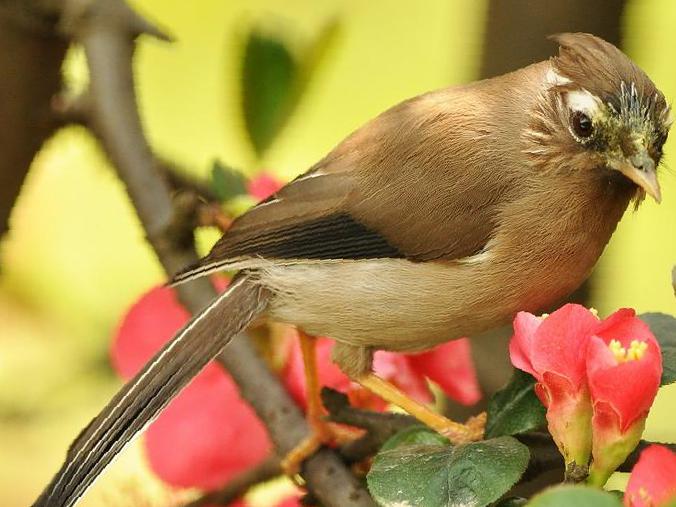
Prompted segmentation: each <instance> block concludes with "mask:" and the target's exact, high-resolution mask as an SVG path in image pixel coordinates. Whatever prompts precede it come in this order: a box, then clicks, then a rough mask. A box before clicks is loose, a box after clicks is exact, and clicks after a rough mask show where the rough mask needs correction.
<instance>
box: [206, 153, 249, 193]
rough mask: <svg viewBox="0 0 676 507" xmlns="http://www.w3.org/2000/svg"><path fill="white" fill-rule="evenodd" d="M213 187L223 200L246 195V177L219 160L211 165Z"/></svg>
mask: <svg viewBox="0 0 676 507" xmlns="http://www.w3.org/2000/svg"><path fill="white" fill-rule="evenodd" d="M211 189H212V190H213V191H214V193H215V194H216V197H218V199H219V200H220V201H221V202H226V201H229V200H230V199H232V198H234V197H237V196H239V195H246V193H247V192H246V177H245V176H244V175H243V174H242V173H241V172H239V171H237V170H235V169H233V168H232V167H228V166H226V165H224V164H223V163H221V162H220V161H218V160H215V161H214V164H213V166H212V167H211Z"/></svg>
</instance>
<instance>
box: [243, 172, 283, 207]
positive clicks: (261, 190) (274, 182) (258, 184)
mask: <svg viewBox="0 0 676 507" xmlns="http://www.w3.org/2000/svg"><path fill="white" fill-rule="evenodd" d="M283 186H284V184H283V183H282V182H281V181H279V180H278V179H277V178H276V177H275V176H273V175H272V174H270V173H267V172H262V173H259V174H258V175H257V176H256V177H255V178H252V179H250V180H249V181H248V182H247V184H246V190H247V192H248V193H249V195H250V196H251V197H255V198H256V199H258V200H260V201H262V200H264V199H267V198H268V197H270V196H271V195H273V194H274V193H275V192H277V190H279V189H280V188H282V187H283Z"/></svg>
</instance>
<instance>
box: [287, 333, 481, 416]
mask: <svg viewBox="0 0 676 507" xmlns="http://www.w3.org/2000/svg"><path fill="white" fill-rule="evenodd" d="M333 345H334V342H333V340H331V339H329V338H319V339H318V341H317V363H318V365H319V368H318V369H319V377H320V383H321V385H323V386H328V387H331V388H333V389H337V390H339V391H342V392H344V393H346V394H347V395H348V396H349V398H350V401H351V403H352V404H353V405H356V406H360V407H363V408H370V409H373V410H383V409H384V408H385V402H383V401H382V400H381V399H380V398H378V397H377V396H375V395H373V394H371V393H370V392H367V391H365V390H364V389H363V388H361V387H360V386H359V385H357V384H355V383H353V382H352V381H351V380H350V379H349V378H348V377H347V376H346V375H345V374H344V373H343V372H341V371H340V369H339V368H338V367H337V366H336V365H335V364H334V363H333V362H332V361H331V350H332V349H333ZM374 370H375V373H377V374H378V375H380V376H381V377H383V378H385V379H386V380H389V381H391V382H392V383H394V384H395V385H396V386H398V387H399V388H400V389H401V390H403V391H404V392H406V393H407V394H409V395H410V396H412V397H413V398H415V399H417V400H418V401H420V402H424V403H425V402H431V401H432V400H433V396H432V393H431V392H430V390H429V386H428V384H427V379H429V380H432V381H433V382H435V383H437V384H438V385H439V386H440V387H441V388H442V390H443V391H444V392H445V393H446V394H447V395H448V396H449V397H450V398H451V399H454V400H455V401H457V402H459V403H462V404H463V405H473V404H474V403H476V402H477V401H479V399H480V398H481V391H480V389H479V385H478V382H477V378H476V372H475V371H474V366H473V363H472V357H471V352H470V345H469V342H468V341H467V340H466V339H462V340H456V341H453V342H449V343H446V344H444V345H441V346H439V347H436V348H435V349H433V350H431V351H429V352H426V353H424V354H419V355H403V354H397V353H393V352H385V351H378V352H376V354H375V357H374ZM282 375H283V378H284V383H285V385H286V387H287V389H288V390H289V392H290V393H291V395H292V396H293V397H294V399H295V400H296V401H297V402H298V404H299V405H301V406H302V407H305V406H306V403H307V400H306V393H305V375H304V371H303V359H302V355H301V351H300V345H299V344H298V340H292V341H291V342H290V349H289V357H288V362H287V364H286V367H285V369H284V372H283V374H282Z"/></svg>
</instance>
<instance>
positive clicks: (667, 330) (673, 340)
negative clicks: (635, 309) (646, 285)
mask: <svg viewBox="0 0 676 507" xmlns="http://www.w3.org/2000/svg"><path fill="white" fill-rule="evenodd" d="M639 317H640V318H641V320H642V321H643V322H645V323H646V324H648V326H650V330H651V331H652V332H653V334H654V335H655V337H656V338H657V341H658V342H659V343H660V348H661V349H662V368H663V369H662V381H661V382H660V385H663V386H665V385H668V384H671V383H672V382H676V319H675V318H674V317H672V316H671V315H667V314H666V313H642V314H641V315H639Z"/></svg>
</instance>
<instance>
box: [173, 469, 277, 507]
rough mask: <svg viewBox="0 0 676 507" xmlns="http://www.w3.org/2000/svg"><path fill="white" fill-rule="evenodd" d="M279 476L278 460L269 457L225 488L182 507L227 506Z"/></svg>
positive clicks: (238, 476)
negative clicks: (257, 486) (250, 490)
mask: <svg viewBox="0 0 676 507" xmlns="http://www.w3.org/2000/svg"><path fill="white" fill-rule="evenodd" d="M280 474H281V468H280V465H279V458H277V457H276V456H271V457H270V458H268V459H266V460H265V461H263V463H261V464H260V465H258V466H256V467H254V468H252V469H251V470H247V471H246V472H242V473H241V474H239V475H237V476H236V477H235V478H234V479H232V480H231V481H230V482H229V483H228V484H226V485H225V487H223V488H221V489H219V490H217V491H212V492H209V493H207V494H205V495H203V496H201V497H199V498H198V499H197V500H194V501H192V502H190V503H188V504H186V505H185V506H184V507H205V506H207V505H229V504H231V503H232V502H234V501H235V500H237V499H238V498H240V497H242V496H244V494H245V493H246V492H247V491H249V489H251V488H252V487H254V486H255V485H257V484H260V483H262V482H266V481H269V480H270V479H272V478H274V477H277V476H278V475H280Z"/></svg>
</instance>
